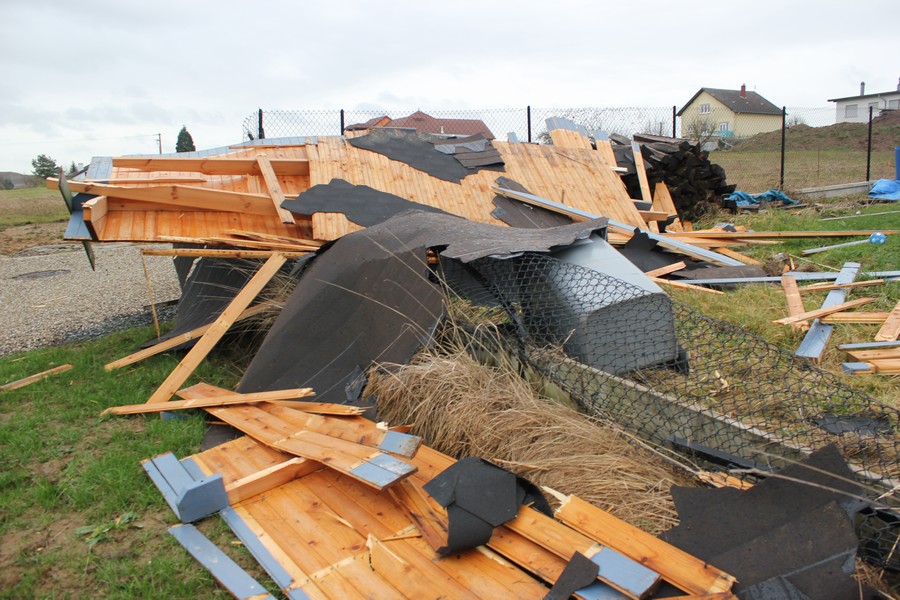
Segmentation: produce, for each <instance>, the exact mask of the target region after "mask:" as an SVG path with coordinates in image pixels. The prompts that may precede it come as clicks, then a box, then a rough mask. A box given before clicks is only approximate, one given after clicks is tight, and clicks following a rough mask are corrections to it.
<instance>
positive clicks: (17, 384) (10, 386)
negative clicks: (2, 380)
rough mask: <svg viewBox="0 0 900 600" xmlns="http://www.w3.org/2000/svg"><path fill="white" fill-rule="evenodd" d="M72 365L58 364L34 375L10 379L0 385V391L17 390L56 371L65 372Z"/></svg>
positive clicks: (54, 373)
mask: <svg viewBox="0 0 900 600" xmlns="http://www.w3.org/2000/svg"><path fill="white" fill-rule="evenodd" d="M71 368H72V365H59V366H58V367H53V368H52V369H47V370H46V371H41V372H40V373H35V374H34V375H29V376H28V377H23V378H22V379H18V380H16V381H11V382H9V383H6V384H3V385H0V392H8V391H11V390H17V389H19V388H23V387H25V386H26V385H31V384H32V383H35V382H37V381H40V380H41V379H46V378H47V377H50V376H52V375H56V374H57V373H65V372H66V371H68V370H70V369H71Z"/></svg>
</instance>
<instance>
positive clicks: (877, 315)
mask: <svg viewBox="0 0 900 600" xmlns="http://www.w3.org/2000/svg"><path fill="white" fill-rule="evenodd" d="M889 314H891V313H886V312H848V313H834V314H833V315H827V316H824V317H822V318H821V319H819V320H820V321H822V322H823V323H827V324H830V325H834V324H835V323H863V324H869V325H871V324H875V325H878V324H881V323H884V321H885V320H886V319H887V318H888V315H889Z"/></svg>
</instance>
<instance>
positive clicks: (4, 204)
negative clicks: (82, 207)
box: [0, 187, 69, 229]
mask: <svg viewBox="0 0 900 600" xmlns="http://www.w3.org/2000/svg"><path fill="white" fill-rule="evenodd" d="M68 218H69V211H68V209H66V205H65V203H64V202H63V199H62V196H60V195H59V192H58V191H56V190H48V189H46V188H44V187H34V188H19V189H15V190H0V229H5V228H7V227H15V226H16V225H30V224H32V223H54V222H56V221H65V220H67V219H68Z"/></svg>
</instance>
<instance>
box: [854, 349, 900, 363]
mask: <svg viewBox="0 0 900 600" xmlns="http://www.w3.org/2000/svg"><path fill="white" fill-rule="evenodd" d="M845 352H846V353H847V354H849V355H850V356H852V357H853V358H855V359H856V360H859V361H867V360H878V359H881V360H887V359H895V358H900V348H880V349H877V350H845Z"/></svg>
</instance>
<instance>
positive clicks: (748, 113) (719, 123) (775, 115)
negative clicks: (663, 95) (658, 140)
mask: <svg viewBox="0 0 900 600" xmlns="http://www.w3.org/2000/svg"><path fill="white" fill-rule="evenodd" d="M677 114H678V116H679V117H681V135H682V137H686V138H690V139H694V140H700V141H708V140H710V139H715V138H745V137H750V136H754V135H756V134H758V133H765V132H767V131H775V130H777V129H780V128H781V109H780V108H779V107H777V106H775V105H774V104H772V103H771V102H769V101H768V100H766V99H765V98H763V97H762V96H760V95H759V94H757V93H756V92H748V91H747V86H745V85H742V86H741V89H739V90H721V89H717V88H706V87H705V88H700V90H699V91H698V92H697V93H696V94H694V95H693V97H692V98H691V99H690V100H688V101H687V104H685V105H684V107H683V108H682V109H681V110H680V111H678V113H677Z"/></svg>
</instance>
